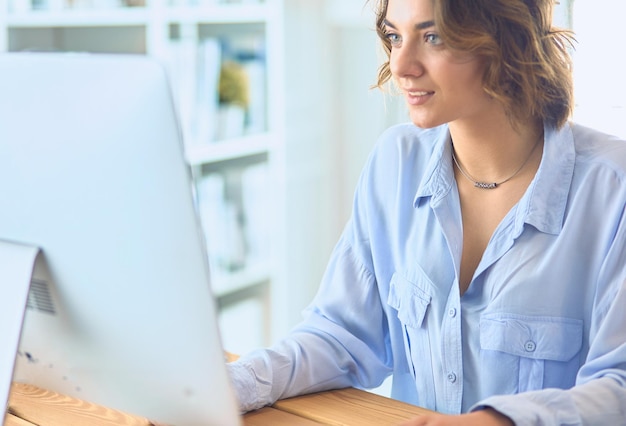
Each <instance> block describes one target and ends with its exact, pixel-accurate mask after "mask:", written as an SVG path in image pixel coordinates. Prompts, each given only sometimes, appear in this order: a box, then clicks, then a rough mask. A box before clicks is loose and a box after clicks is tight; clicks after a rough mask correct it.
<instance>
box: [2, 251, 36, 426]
mask: <svg viewBox="0 0 626 426" xmlns="http://www.w3.org/2000/svg"><path fill="white" fill-rule="evenodd" d="M39 252H40V250H39V248H37V247H33V246H28V245H24V244H18V243H13V242H8V241H4V240H0V348H2V350H0V403H2V404H3V405H4V407H5V408H4V409H3V410H2V414H1V415H2V418H1V419H0V424H3V419H4V416H5V414H6V407H7V404H8V401H9V393H10V391H11V383H12V379H13V369H14V367H15V356H16V354H17V349H18V347H19V343H20V335H21V333H22V324H23V321H24V312H25V310H26V303H27V301H28V292H29V290H30V283H31V279H32V275H33V271H34V268H35V262H36V261H37V259H38V257H39V256H38V255H39Z"/></svg>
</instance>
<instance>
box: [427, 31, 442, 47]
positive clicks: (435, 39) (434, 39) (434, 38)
mask: <svg viewBox="0 0 626 426" xmlns="http://www.w3.org/2000/svg"><path fill="white" fill-rule="evenodd" d="M424 41H425V42H426V44H430V45H432V46H441V45H442V44H443V41H441V37H439V34H436V33H427V34H425V35H424Z"/></svg>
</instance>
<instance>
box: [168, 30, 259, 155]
mask: <svg viewBox="0 0 626 426" xmlns="http://www.w3.org/2000/svg"><path fill="white" fill-rule="evenodd" d="M186 32H192V31H191V30H190V29H189V28H187V29H185V28H183V27H182V26H181V29H180V34H178V36H177V37H174V38H172V39H171V40H170V43H169V47H168V50H169V53H167V54H166V55H165V56H166V57H167V58H166V62H167V68H168V72H169V74H170V79H171V81H172V89H173V93H174V97H175V101H176V107H177V110H178V112H179V115H180V120H181V127H182V129H183V136H184V140H185V144H186V145H187V146H190V147H191V146H197V145H206V144H209V143H212V142H216V141H223V140H229V139H234V138H239V137H241V136H245V135H249V134H259V133H262V132H264V131H265V130H266V128H267V111H266V109H267V96H266V91H267V90H266V64H265V58H264V53H263V48H264V47H263V44H264V40H263V39H260V40H259V39H258V37H257V36H252V37H236V38H235V37H232V38H226V37H206V38H201V39H199V40H198V37H197V34H196V33H193V32H192V33H191V34H188V35H186V34H185V33H186ZM242 40H245V41H244V42H242Z"/></svg>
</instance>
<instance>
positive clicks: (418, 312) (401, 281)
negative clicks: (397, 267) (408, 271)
mask: <svg viewBox="0 0 626 426" xmlns="http://www.w3.org/2000/svg"><path fill="white" fill-rule="evenodd" d="M431 299H432V298H431V296H430V295H429V294H428V293H426V292H425V291H424V290H422V289H421V288H419V287H417V286H416V285H415V284H413V283H412V282H410V281H409V280H407V279H406V278H404V277H402V276H401V275H398V274H397V273H395V274H394V275H393V276H392V277H391V283H390V286H389V296H388V297H387V304H388V305H389V306H391V307H392V308H394V309H395V310H397V311H398V319H400V321H402V322H403V323H404V324H406V325H408V326H410V327H413V328H420V327H421V326H422V323H423V322H424V317H425V316H426V310H427V309H428V305H429V304H430V301H431Z"/></svg>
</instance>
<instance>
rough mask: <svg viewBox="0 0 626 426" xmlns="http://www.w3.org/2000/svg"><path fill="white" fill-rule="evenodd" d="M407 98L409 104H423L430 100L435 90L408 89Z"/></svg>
mask: <svg viewBox="0 0 626 426" xmlns="http://www.w3.org/2000/svg"><path fill="white" fill-rule="evenodd" d="M405 92H406V100H407V103H408V104H409V105H423V104H424V103H426V102H428V101H429V100H430V98H431V97H432V96H433V95H434V94H435V92H428V91H425V90H406V91H405Z"/></svg>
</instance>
